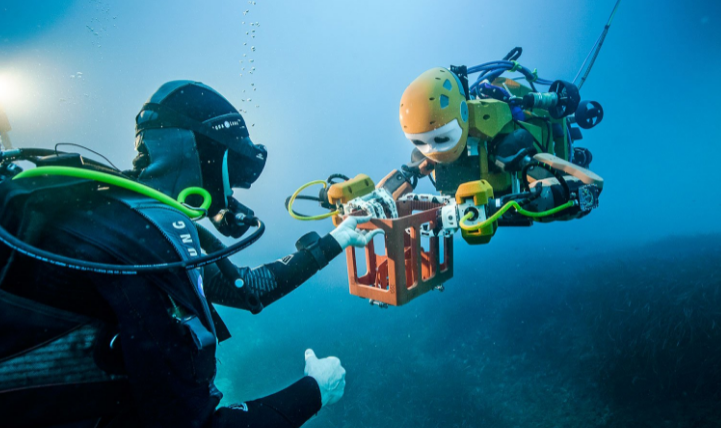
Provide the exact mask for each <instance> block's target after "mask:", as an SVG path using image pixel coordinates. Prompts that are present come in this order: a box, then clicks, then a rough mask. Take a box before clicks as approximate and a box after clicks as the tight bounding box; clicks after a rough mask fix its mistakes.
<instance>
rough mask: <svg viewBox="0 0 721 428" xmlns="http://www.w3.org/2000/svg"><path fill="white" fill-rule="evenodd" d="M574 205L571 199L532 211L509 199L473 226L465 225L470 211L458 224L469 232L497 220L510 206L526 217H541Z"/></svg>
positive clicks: (471, 214)
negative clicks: (548, 208)
mask: <svg viewBox="0 0 721 428" xmlns="http://www.w3.org/2000/svg"><path fill="white" fill-rule="evenodd" d="M574 205H575V203H574V202H573V201H568V202H566V203H565V204H563V205H559V206H557V207H556V208H551V209H550V210H547V211H541V212H533V211H527V210H524V209H523V208H521V206H520V205H519V204H518V202H516V201H509V202H507V203H506V204H505V205H504V206H503V207H501V209H500V210H498V211H497V212H496V213H495V214H493V215H492V216H490V217H489V218H488V219H486V220H485V221H483V222H481V223H479V224H477V225H475V226H467V225H466V220H468V219H469V218H471V217H473V213H472V212H470V213H468V214H466V215H464V216H463V217H462V218H461V221H459V222H458V225H459V226H460V227H461V229H463V230H466V231H469V232H471V231H476V230H480V229H482V228H484V227H486V226H488V225H489V224H492V223H493V222H495V221H497V220H498V219H499V218H500V217H501V216H502V215H503V214H505V213H506V211H508V210H509V209H511V207H513V208H515V209H516V211H517V212H518V213H519V214H521V215H525V216H526V217H532V218H541V217H546V216H549V215H553V214H556V213H557V212H560V211H563V210H565V209H566V208H570V207H572V206H574Z"/></svg>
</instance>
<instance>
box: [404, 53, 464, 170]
mask: <svg viewBox="0 0 721 428" xmlns="http://www.w3.org/2000/svg"><path fill="white" fill-rule="evenodd" d="M400 122H401V127H402V128H403V132H404V133H405V134H406V138H408V139H409V140H411V142H412V143H413V144H415V146H416V147H417V148H418V150H420V151H421V153H423V155H424V156H426V157H427V158H430V159H432V160H434V161H436V162H439V163H450V162H453V161H455V160H456V159H458V157H459V156H460V155H461V153H462V152H463V150H465V146H466V137H467V136H468V104H467V103H466V96H465V94H464V92H463V88H462V87H461V83H460V81H459V80H458V77H457V76H456V75H455V74H453V73H451V72H450V71H449V70H447V69H445V68H443V67H436V68H432V69H430V70H428V71H426V72H425V73H423V74H421V75H420V76H418V78H416V80H414V81H413V82H412V83H411V84H410V85H409V86H408V87H407V88H406V90H405V91H404V92H403V96H402V97H401V105H400Z"/></svg>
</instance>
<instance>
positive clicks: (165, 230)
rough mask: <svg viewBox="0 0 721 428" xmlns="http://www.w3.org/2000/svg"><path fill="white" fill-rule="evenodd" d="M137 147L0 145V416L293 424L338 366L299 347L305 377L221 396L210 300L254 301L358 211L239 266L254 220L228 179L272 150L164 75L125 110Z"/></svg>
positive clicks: (323, 253)
mask: <svg viewBox="0 0 721 428" xmlns="http://www.w3.org/2000/svg"><path fill="white" fill-rule="evenodd" d="M135 148H136V150H137V151H138V155H137V157H136V158H135V159H134V161H133V169H132V170H130V171H125V172H121V171H120V170H118V169H117V168H115V167H114V166H112V164H110V165H111V166H107V165H105V164H103V163H101V162H98V161H94V160H91V159H87V158H84V157H81V156H80V155H78V154H76V153H63V152H58V151H57V147H56V150H45V149H13V150H5V151H2V158H0V225H2V227H0V241H2V244H3V245H0V261H2V265H0V268H1V269H2V271H1V273H0V332H1V333H0V408H1V409H3V412H2V422H0V425H2V426H4V427H10V426H55V425H63V426H73V427H76V426H77V427H85V426H88V427H105V426H112V427H116V426H134V427H135V426H153V427H157V426H173V427H184V426H188V427H226V426H228V427H231V426H233V427H241V426H242V427H299V426H301V425H302V424H303V423H305V421H307V420H308V419H309V418H310V417H311V416H313V415H314V414H316V413H317V412H318V411H319V410H320V409H321V407H323V406H326V405H328V404H333V403H335V402H337V401H338V400H339V399H340V398H341V397H342V395H343V391H344V387H345V370H344V369H343V367H342V366H341V365H340V361H339V360H338V359H337V358H335V357H328V358H322V359H319V358H317V357H316V356H315V354H314V352H313V351H312V350H310V349H309V350H307V351H306V354H305V361H306V366H305V377H303V378H301V379H300V380H298V381H297V382H295V383H294V384H292V385H290V386H289V387H287V388H286V389H284V390H282V391H280V392H277V393H275V394H272V395H269V396H267V397H265V398H260V399H258V400H254V401H249V402H247V403H241V404H236V405H232V406H227V407H221V408H217V406H218V404H219V402H220V400H221V398H222V393H221V392H220V391H219V390H218V389H217V388H216V387H215V385H214V378H215V374H216V356H215V350H216V344H217V343H219V342H222V341H223V340H226V339H227V338H229V336H230V334H229V332H228V329H227V328H226V327H225V325H224V324H223V321H222V320H221V319H220V317H219V316H218V314H217V312H216V311H215V309H214V308H213V303H216V304H220V305H225V306H229V307H233V308H240V309H245V310H249V311H251V312H252V313H258V312H260V311H261V310H262V309H263V308H264V307H265V306H267V305H269V304H271V303H273V302H275V301H276V300H278V299H280V298H281V297H283V296H285V295H286V294H288V293H290V292H291V291H292V290H294V289H295V288H297V287H298V286H300V285H301V284H302V283H304V282H305V281H306V280H308V279H309V278H310V277H311V276H312V275H314V274H315V273H316V272H317V271H319V270H320V269H322V268H323V267H324V266H326V265H327V264H328V262H329V261H330V260H332V259H333V258H334V257H336V256H337V255H338V254H340V253H341V252H342V251H343V249H344V248H346V247H348V246H351V245H352V246H361V247H362V246H364V245H366V244H367V243H368V242H369V241H370V240H371V239H372V238H373V236H374V235H375V234H376V233H375V232H372V233H367V234H364V232H359V231H357V230H356V226H357V225H358V224H359V223H362V222H364V221H367V220H368V219H367V218H351V219H349V220H347V221H344V222H343V223H342V224H340V225H339V226H338V227H336V228H335V229H334V230H333V231H332V232H331V233H330V234H328V235H326V236H323V237H320V236H319V235H318V234H316V233H315V232H311V233H309V234H307V235H305V236H303V237H301V238H300V240H299V241H298V242H297V243H296V248H297V251H296V252H294V253H292V254H290V255H287V256H285V257H283V258H281V259H279V260H277V261H274V262H271V263H268V264H265V265H262V266H260V267H257V268H254V269H249V268H246V267H236V266H235V265H234V264H233V263H231V262H230V261H229V259H228V258H227V257H228V256H229V255H231V254H234V253H236V252H237V251H240V250H242V249H243V248H245V247H247V246H249V245H250V244H252V243H253V242H255V240H257V239H258V238H259V237H260V235H262V233H263V231H264V225H263V224H262V223H261V222H260V220H258V219H257V218H256V217H255V216H254V213H253V211H252V210H250V209H249V208H247V207H245V206H244V205H242V204H241V203H240V202H238V201H237V200H236V199H235V198H233V196H232V189H233V188H244V189H248V188H250V186H251V184H253V182H255V181H256V180H257V179H258V177H259V176H260V174H261V171H262V170H263V167H264V165H265V162H266V158H267V152H266V149H265V148H264V147H263V146H261V145H256V144H254V143H253V142H252V141H251V140H250V137H249V134H248V130H247V128H246V125H245V122H244V120H243V117H242V116H241V115H240V114H239V113H238V111H237V110H236V109H235V108H234V107H233V106H232V105H231V104H230V103H229V102H228V101H227V100H226V99H225V98H224V97H223V96H221V95H220V94H219V93H218V92H216V91H215V90H213V89H211V88H210V87H208V86H206V85H203V84H202V83H198V82H192V81H173V82H168V83H166V84H164V85H163V86H161V87H160V88H159V89H158V90H157V91H156V92H155V93H154V94H153V95H152V96H151V98H150V99H149V100H148V102H147V103H146V104H145V105H144V106H143V108H142V110H141V112H140V113H139V114H138V116H137V117H136V141H135ZM20 160H22V161H31V162H33V163H35V165H36V168H32V169H28V170H26V171H23V169H22V168H21V167H20V166H19V165H18V164H17V163H15V162H16V161H20ZM108 162H109V161H108ZM173 198H177V199H178V200H177V201H176V200H175V199H173ZM198 207H199V208H198ZM203 217H207V218H209V219H210V222H211V223H212V225H213V226H214V227H215V228H216V229H217V231H218V232H220V233H221V234H223V235H225V236H229V237H233V238H236V239H239V238H241V236H243V235H244V234H245V233H246V232H248V231H249V230H250V229H251V228H255V231H254V232H252V233H251V235H249V236H248V237H246V238H244V239H242V240H239V241H237V242H236V243H235V244H232V245H230V246H228V247H226V246H225V245H224V244H223V243H221V242H220V240H219V239H218V238H216V237H215V236H214V235H213V234H212V233H211V232H210V231H208V230H207V229H205V228H204V227H203V226H201V225H200V224H198V223H197V222H196V221H195V220H198V219H200V218H203ZM379 233H380V232H379Z"/></svg>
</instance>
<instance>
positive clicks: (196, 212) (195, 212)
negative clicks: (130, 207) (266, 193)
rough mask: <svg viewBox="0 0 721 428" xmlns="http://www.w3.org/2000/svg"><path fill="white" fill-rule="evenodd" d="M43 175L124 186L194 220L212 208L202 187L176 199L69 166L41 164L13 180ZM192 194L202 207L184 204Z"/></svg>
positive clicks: (208, 195)
mask: <svg viewBox="0 0 721 428" xmlns="http://www.w3.org/2000/svg"><path fill="white" fill-rule="evenodd" d="M41 175H63V176H66V177H77V178H84V179H86V180H95V181H100V182H101V183H106V184H110V185H113V186H117V187H122V188H124V189H128V190H130V191H133V192H136V193H140V194H142V195H145V196H148V197H150V198H153V199H155V200H158V201H160V202H162V203H164V204H166V205H169V206H171V207H173V208H175V209H177V210H178V211H181V212H182V213H183V214H185V215H187V216H188V217H190V218H192V219H193V220H196V219H200V218H203V217H204V216H205V214H206V212H207V210H208V208H210V203H211V200H212V199H211V197H210V193H209V192H208V191H207V190H205V189H203V188H201V187H188V188H186V189H183V190H182V191H181V192H180V194H179V195H178V200H177V201H176V200H175V199H173V198H171V197H170V196H168V195H166V194H165V193H162V192H159V191H157V190H155V189H152V188H150V187H148V186H146V185H144V184H140V183H138V182H136V181H132V180H128V179H127V178H123V177H118V176H115V175H112V174H106V173H104V172H99V171H93V170H90V169H82V168H73V167H68V166H41V167H37V168H33V169H29V170H27V171H23V172H21V173H20V174H18V175H16V176H15V177H13V180H15V179H18V178H31V177H38V176H41ZM190 195H199V196H201V197H202V198H203V203H202V205H201V206H200V208H192V207H189V206H187V205H184V203H185V199H186V198H187V197H188V196H190Z"/></svg>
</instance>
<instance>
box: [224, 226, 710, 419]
mask: <svg viewBox="0 0 721 428" xmlns="http://www.w3.org/2000/svg"><path fill="white" fill-rule="evenodd" d="M571 254H573V253H572V252H571ZM482 269H486V270H487V271H488V274H486V275H482V274H479V271H480V270H482ZM500 272H503V274H500ZM492 274H493V276H491V275H492ZM471 278H485V280H483V281H481V280H480V279H471ZM490 278H493V279H492V281H491V280H490ZM449 287H457V288H459V289H460V288H461V287H467V288H466V290H470V289H472V290H473V291H472V292H467V293H465V294H461V293H455V294H454V293H453V292H452V290H448V291H447V292H446V293H444V295H443V296H442V297H438V296H429V297H424V298H423V299H419V300H418V301H417V302H412V304H411V305H409V306H408V307H409V308H413V309H404V308H394V309H390V310H389V311H379V312H377V313H373V314H371V315H365V313H366V312H369V311H368V310H366V307H365V306H364V307H363V311H360V310H359V311H358V313H357V314H356V315H354V314H353V313H352V311H350V313H346V316H347V318H346V319H345V320H344V321H343V323H344V324H346V321H347V320H349V319H357V324H354V325H351V326H344V327H338V328H336V329H335V330H332V329H330V328H329V329H328V330H327V331H318V334H320V335H323V336H324V337H327V336H329V335H332V334H333V335H335V336H336V337H334V338H333V339H332V340H330V339H328V340H329V343H330V344H331V345H332V346H330V345H329V346H328V349H332V352H333V353H334V354H336V355H339V356H341V358H342V360H343V364H344V365H345V366H346V368H347V369H348V382H347V389H346V395H345V397H344V398H343V399H342V400H341V401H340V402H339V403H338V404H336V405H334V406H329V407H328V408H327V409H323V410H322V411H321V413H320V414H319V415H318V417H317V418H315V419H313V420H311V421H310V422H309V423H308V424H307V426H308V427H312V428H321V427H323V428H326V427H348V428H351V427H393V428H403V427H408V428H410V427H447V428H451V427H498V428H505V427H509V428H514V427H549V428H552V427H554V428H555V427H558V428H560V427H624V428H625V427H688V428H692V427H693V428H702V427H719V426H721V401H720V400H721V236H718V235H714V236H698V237H685V238H668V239H666V240H663V241H659V242H655V243H653V244H648V245H644V246H633V247H629V248H626V249H624V250H623V251H619V250H614V251H606V252H602V251H599V252H596V253H594V252H593V251H590V252H585V253H584V254H583V255H575V256H568V254H567V253H563V255H562V256H561V254H560V253H559V254H557V255H554V254H553V253H546V254H539V255H538V256H537V257H530V258H529V259H528V260H526V261H525V262H524V263H523V265H519V264H517V263H516V262H514V261H507V262H502V261H501V262H496V263H494V265H493V266H492V267H488V266H484V264H483V263H479V264H478V265H476V266H474V267H471V268H470V269H469V268H468V266H466V267H465V271H464V270H461V269H460V268H458V269H457V274H456V277H455V278H454V281H453V284H452V285H449ZM361 303H362V302H359V305H360V304H361ZM391 311H398V312H395V313H393V314H391ZM286 316H288V317H291V318H292V317H299V319H302V318H303V317H304V316H307V313H306V314H305V315H304V314H303V313H302V312H297V313H288V314H286ZM322 316H323V315H322V314H321V315H318V317H320V319H321V320H322ZM300 324H301V325H300V326H299V327H298V328H299V329H302V328H305V327H307V328H313V327H316V328H318V329H321V328H322V327H318V326H321V325H323V324H322V323H321V322H318V323H314V322H312V321H311V322H309V323H306V324H304V323H303V322H302V321H300ZM279 325H280V324H279ZM290 334H293V332H291V333H290ZM284 337H285V336H283V334H280V336H279V339H280V340H285V339H283V338H284ZM289 337H290V336H289ZM287 340H290V339H287ZM256 345H257V347H255V348H254V349H252V350H248V349H247V348H246V349H245V350H244V353H246V354H247V356H248V358H249V360H250V361H252V360H253V359H254V357H253V354H254V353H256V352H258V353H260V352H263V350H265V351H267V350H268V347H267V346H264V345H262V343H260V342H259V343H256V344H255V345H254V344H252V343H251V344H248V343H246V344H240V343H238V344H235V345H231V346H233V347H234V346H244V347H245V346H251V348H253V347H254V346H256ZM278 346H279V347H280V348H282V346H280V345H278ZM298 346H301V345H300V344H299V345H298ZM230 349H231V350H232V349H233V348H230ZM236 349H237V348H236ZM271 349H272V348H271ZM225 355H226V357H225V358H226V361H232V357H230V356H229V352H227V351H226V353H225ZM255 358H261V359H262V358H263V357H262V356H260V355H258V354H255ZM283 361H285V360H283ZM288 361H291V360H288ZM294 364H296V365H297V362H295V363H294ZM256 368H257V369H260V372H261V373H263V372H265V373H266V374H268V373H269V372H272V367H271V366H267V367H266V366H264V365H263V363H260V365H258V366H256ZM251 371H252V370H250V369H249V368H248V367H245V368H243V367H234V368H227V367H226V368H225V369H221V373H222V375H223V378H222V379H219V384H220V386H221V387H223V386H225V387H226V389H227V388H230V396H229V398H231V399H232V398H236V397H239V398H242V399H245V398H246V397H247V396H246V393H248V390H246V391H242V390H243V389H244V388H243V384H245V385H246V386H249V387H250V390H252V389H253V387H252V386H253V382H254V381H255V382H259V383H262V382H265V383H267V382H268V381H269V379H268V377H264V378H262V379H261V378H258V379H255V380H254V379H252V377H253V376H252V374H251V373H250V372H251ZM271 378H272V376H271ZM278 382H280V381H278ZM271 383H272V381H271ZM241 391H242V392H241ZM251 393H252V392H251ZM236 394H237V395H236Z"/></svg>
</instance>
